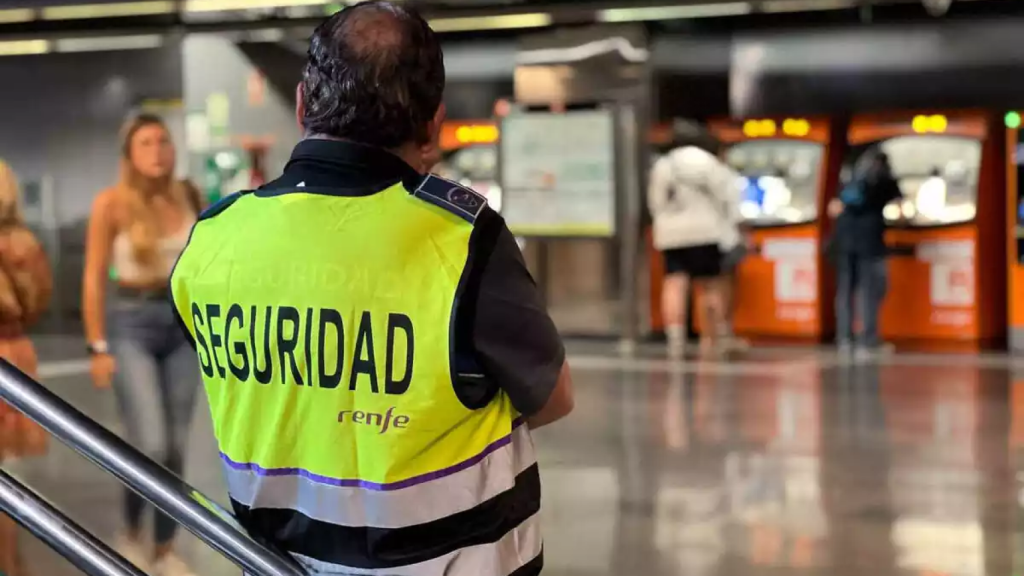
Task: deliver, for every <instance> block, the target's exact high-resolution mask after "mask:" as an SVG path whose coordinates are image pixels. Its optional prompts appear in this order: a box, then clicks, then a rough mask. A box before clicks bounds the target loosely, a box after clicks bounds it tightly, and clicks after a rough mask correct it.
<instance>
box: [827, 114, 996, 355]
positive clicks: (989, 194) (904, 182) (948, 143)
mask: <svg viewBox="0 0 1024 576" xmlns="http://www.w3.org/2000/svg"><path fill="white" fill-rule="evenodd" d="M849 144H850V149H849V153H848V156H847V162H846V166H852V165H854V164H855V163H856V162H857V160H858V159H859V158H860V156H861V155H862V154H864V153H865V152H867V151H868V150H870V149H881V150H882V151H883V152H885V153H886V155H887V156H888V157H889V162H890V164H891V166H892V170H893V175H894V176H895V177H896V179H897V181H898V182H899V185H900V189H901V190H902V192H903V198H902V200H900V201H898V202H899V205H890V206H888V207H886V213H885V216H886V219H887V220H888V221H889V230H888V231H887V232H886V243H887V244H888V246H889V250H890V257H889V260H888V270H889V278H888V287H889V289H888V293H887V295H886V298H885V302H884V304H883V305H882V311H881V317H880V319H879V324H880V326H879V329H880V331H881V333H882V337H883V338H884V339H885V340H887V341H890V342H894V343H896V344H897V345H900V346H903V347H908V348H916V349H923V350H933V351H976V350H981V349H984V348H991V347H995V346H998V345H1000V344H1001V343H1002V342H1003V341H1004V339H1005V337H1006V324H1007V312H1006V300H1007V298H1006V290H1007V280H1006V244H1007V242H1006V220H1007V219H1006V215H1005V212H1004V210H1005V209H1006V195H1005V178H1006V169H1005V162H1004V159H1005V152H1004V150H1005V138H1004V134H1003V132H1002V130H1001V129H1000V127H999V126H998V125H997V123H996V118H995V116H994V115H992V114H987V113H981V112H955V113H946V114H943V113H937V112H925V113H916V114H915V113H903V114H883V115H876V116H862V117H858V118H855V119H854V120H853V121H852V122H851V124H850V129H849Z"/></svg>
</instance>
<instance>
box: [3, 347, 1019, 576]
mask: <svg viewBox="0 0 1024 576" xmlns="http://www.w3.org/2000/svg"><path fill="white" fill-rule="evenodd" d="M41 349H42V350H43V352H44V356H45V359H46V360H47V362H46V363H45V364H44V368H43V374H44V375H45V376H46V378H45V381H46V384H47V385H48V386H50V387H51V388H52V389H53V390H55V391H57V392H58V393H59V394H61V395H62V396H64V397H65V398H67V399H69V400H70V401H72V402H74V403H75V404H76V405H77V406H79V407H81V409H83V410H84V411H86V412H87V413H88V414H90V415H91V416H93V417H94V418H97V419H99V420H100V421H101V422H103V423H104V424H106V425H108V426H110V427H111V428H113V429H115V430H116V429H118V423H117V420H116V417H115V412H114V405H113V397H112V395H111V394H110V393H109V392H97V391H96V390H94V389H93V388H92V386H91V385H90V384H89V382H88V381H87V379H86V378H85V376H84V373H83V371H82V369H83V368H84V365H83V364H82V362H81V361H80V360H78V359H76V358H75V356H76V354H73V353H62V352H68V351H69V350H74V351H77V349H78V345H77V343H69V344H67V346H65V345H63V344H61V343H54V342H44V343H42V347H41ZM571 361H572V364H573V366H574V375H575V382H576V393H577V410H576V412H575V413H574V414H573V415H572V417H571V418H570V419H569V420H567V421H565V422H562V423H559V424H556V425H553V426H551V427H549V428H546V429H544V430H541V431H540V432H539V433H538V434H537V444H538V449H539V453H540V460H541V465H542V475H543V480H544V490H545V492H544V515H545V518H544V519H545V532H546V558H547V569H546V571H545V574H548V575H552V576H604V575H609V576H611V575H614V576H632V575H636V576H670V575H671V576H677V575H682V576H704V575H708V576H712V575H715V576H734V575H735V576H740V575H742V576H759V575H769V574H770V575H781V574H829V575H845V574H850V575H851V576H852V575H856V576H863V575H871V576H883V575H890V574H921V575H925V574H927V575H940V574H941V575H947V576H981V575H983V574H988V575H998V576H1004V575H1005V576H1011V575H1016V574H1018V573H1020V572H1021V570H1020V569H1021V568H1024V491H1022V488H1024V363H1020V365H1019V367H1018V366H1015V362H1014V361H1013V360H1011V359H1008V358H1006V357H1002V356H981V357H976V356H924V355H915V356H902V355H901V356H895V357H893V358H890V359H888V360H886V361H884V362H878V363H869V364H852V363H848V362H843V361H840V359H838V358H837V357H836V356H835V355H834V354H832V353H829V352H828V351H825V350H809V349H771V350H753V351H751V352H750V353H748V354H746V355H744V356H743V357H741V358H734V359H729V360H727V361H714V362H709V361H698V360H688V361H686V362H683V363H669V362H667V361H665V360H664V359H661V358H659V357H658V351H657V350H654V349H652V350H641V353H640V354H639V355H638V356H637V357H635V358H632V359H622V358H620V357H618V355H617V354H616V352H615V351H614V350H613V349H612V348H611V347H607V346H602V345H594V344H579V345H575V346H573V348H572V355H571ZM1015 368H1019V369H1020V372H1019V374H1016V375H1015ZM1018 377H1019V378H1020V380H1017V379H1016V378H1018ZM7 467H8V469H10V470H12V471H13V472H15V473H16V474H17V475H18V476H19V477H21V478H22V479H24V480H25V481H26V482H27V483H29V484H30V485H32V486H33V487H34V488H36V489H37V490H38V491H40V492H41V493H43V494H44V495H46V496H47V497H48V498H49V499H50V500H51V501H52V502H54V503H55V504H56V505H58V506H59V507H61V508H62V509H64V510H65V511H66V512H68V513H69V514H70V515H71V516H72V517H73V518H75V519H77V520H79V521H80V522H82V523H83V524H84V525H85V526H86V527H87V528H89V529H90V530H93V531H95V532H96V533H97V534H99V535H100V536H101V537H103V538H104V539H109V538H110V537H111V536H112V535H113V533H114V532H115V531H116V530H117V528H118V527H119V526H120V513H119V507H120V492H119V489H118V486H117V484H116V483H115V481H114V480H113V479H111V478H109V477H107V476H106V475H105V474H104V473H102V472H100V471H99V470H97V469H96V468H94V467H93V466H92V465H91V464H89V463H87V462H85V461H84V460H82V459H81V458H80V457H78V456H77V455H75V454H73V453H71V452H70V451H68V450H67V449H65V448H63V447H59V446H56V447H53V448H52V449H51V451H50V454H49V455H48V456H46V457H44V458H42V459H37V460H33V461H29V460H26V461H21V462H16V463H14V464H10V465H8V466H7ZM1018 470H1019V472H1018ZM187 479H188V480H189V481H190V482H191V483H192V484H194V485H195V486H196V487H198V488H199V489H200V490H201V491H203V492H205V493H206V494H207V495H210V496H212V497H214V498H216V499H223V495H224V493H223V489H222V488H221V485H220V478H219V468H218V463H217V458H216V451H215V449H214V446H213V443H212V440H211V431H210V423H209V418H208V415H207V413H206V408H205V405H202V404H201V405H200V406H198V407H197V412H196V420H195V425H194V434H193V437H192V449H191V451H190V455H189V461H188V475H187ZM21 541H22V550H23V552H24V555H25V558H26V561H27V562H26V564H27V568H28V570H27V574H28V575H30V576H63V575H70V574H75V571H74V570H73V569H72V568H71V567H70V566H69V565H68V564H67V563H66V562H65V561H64V560H63V559H61V558H59V557H57V556H56V555H55V554H53V553H52V552H50V551H49V550H47V549H45V547H44V546H43V545H41V544H40V543H38V542H36V541H34V540H32V538H31V537H30V536H28V535H25V534H23V535H22V540H21ZM180 549H181V552H182V554H183V555H184V556H186V557H187V558H188V559H189V560H190V561H191V562H192V563H193V565H194V566H195V568H196V571H197V572H198V574H199V575H200V576H209V575H221V574H232V575H233V574H237V573H238V571H237V570H235V569H234V568H232V567H231V566H230V565H229V564H228V563H227V562H226V561H224V560H222V559H220V558H219V557H218V556H217V555H216V553H214V552H212V551H210V550H209V549H207V548H205V547H204V546H203V545H202V544H201V543H199V542H197V541H196V540H195V539H193V538H192V537H191V536H187V537H183V538H182V539H181V542H180ZM481 576H485V575H481Z"/></svg>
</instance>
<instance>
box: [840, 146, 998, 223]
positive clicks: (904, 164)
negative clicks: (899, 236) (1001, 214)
mask: <svg viewBox="0 0 1024 576" xmlns="http://www.w3.org/2000/svg"><path fill="white" fill-rule="evenodd" d="M877 148H880V149H881V150H882V151H883V152H884V153H885V154H886V155H887V156H888V157H889V163H890V165H891V166H892V171H893V176H894V177H895V178H896V180H897V182H899V186H900V190H901V191H902V192H903V200H902V205H903V217H904V218H905V219H906V222H907V223H908V224H910V225H912V226H937V225H943V224H956V223H961V222H970V221H971V220H974V215H975V213H976V212H977V200H978V169H979V167H980V165H981V141H979V140H977V139H974V138H965V137H961V136H948V135H942V134H927V133H922V134H915V135H908V136H896V137H894V138H888V139H885V140H881V141H879V142H874V143H872V144H869V145H867V146H861V147H859V148H858V150H857V151H856V153H855V155H854V157H853V159H852V161H851V162H849V163H847V167H846V169H845V170H844V178H843V181H844V182H847V181H848V180H849V176H850V172H849V170H850V167H851V166H854V165H855V164H856V161H857V159H859V158H860V156H862V155H863V154H864V153H866V152H867V151H869V150H873V149H877ZM899 216H900V210H899V207H898V206H897V205H896V204H895V203H894V204H893V205H890V206H887V207H886V209H885V217H886V219H887V220H889V221H896V220H898V219H899Z"/></svg>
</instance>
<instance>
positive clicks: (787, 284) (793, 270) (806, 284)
mask: <svg viewBox="0 0 1024 576" xmlns="http://www.w3.org/2000/svg"><path fill="white" fill-rule="evenodd" d="M817 300H818V271H817V266H816V265H815V263H814V260H808V259H803V258H793V259H785V260H776V261H775V302H776V303H778V304H814V303H815V302H817Z"/></svg>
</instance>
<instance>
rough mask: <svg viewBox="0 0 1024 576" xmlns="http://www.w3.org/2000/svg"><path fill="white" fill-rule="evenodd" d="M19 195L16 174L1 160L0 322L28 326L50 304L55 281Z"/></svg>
mask: <svg viewBox="0 0 1024 576" xmlns="http://www.w3.org/2000/svg"><path fill="white" fill-rule="evenodd" d="M19 196H20V194H19V187H18V179H17V177H16V176H15V175H14V171H13V170H11V168H10V166H8V165H7V164H6V163H5V162H3V161H2V160H0V320H4V321H9V320H18V321H21V322H24V323H28V322H32V321H34V320H35V319H36V318H37V317H38V315H39V314H40V313H42V311H43V310H44V309H45V308H46V306H47V305H48V304H49V300H50V292H51V288H52V278H51V276H50V269H49V265H48V264H47V262H46V257H45V255H44V254H43V252H42V246H40V245H39V241H38V240H36V237H35V235H34V234H32V232H31V231H30V230H29V229H28V227H27V226H25V222H24V219H23V217H22V213H21V202H20V199H19Z"/></svg>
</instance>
